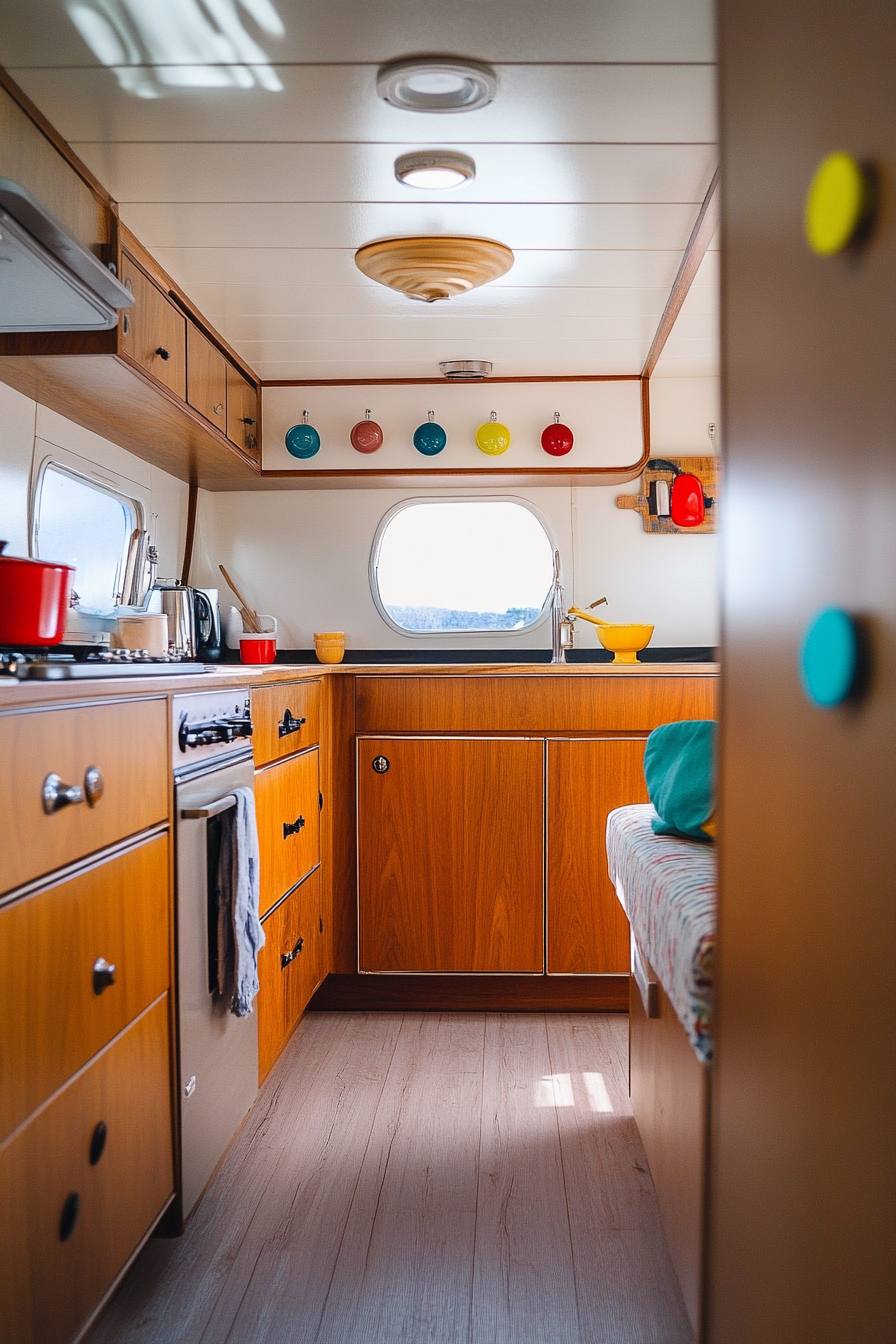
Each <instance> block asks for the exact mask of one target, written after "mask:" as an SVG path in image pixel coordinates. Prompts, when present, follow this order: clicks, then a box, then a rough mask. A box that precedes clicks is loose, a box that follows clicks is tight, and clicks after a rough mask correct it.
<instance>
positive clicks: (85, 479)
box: [28, 443, 151, 619]
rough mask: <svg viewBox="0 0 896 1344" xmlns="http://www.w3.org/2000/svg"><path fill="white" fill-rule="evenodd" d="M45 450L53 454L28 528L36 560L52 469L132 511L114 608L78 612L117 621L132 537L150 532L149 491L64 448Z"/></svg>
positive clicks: (43, 468)
mask: <svg viewBox="0 0 896 1344" xmlns="http://www.w3.org/2000/svg"><path fill="white" fill-rule="evenodd" d="M41 446H42V447H45V448H47V449H49V451H48V452H46V453H44V455H43V457H41V459H40V461H39V463H38V465H37V469H36V471H35V473H34V477H33V483H32V487H31V510H30V513H31V516H30V519H29V524H30V525H29V528H28V551H29V554H30V555H31V556H32V558H34V559H40V554H39V536H40V505H41V496H42V492H43V486H44V480H45V479H46V475H47V472H48V471H49V470H50V469H52V470H54V471H56V472H58V473H59V474H60V475H63V476H69V477H71V478H72V479H73V480H76V481H79V482H81V483H82V484H84V485H88V486H90V487H91V488H92V489H94V490H97V491H98V492H100V493H101V494H105V495H111V496H112V498H113V499H115V500H117V501H118V502H119V503H120V504H122V505H123V507H124V508H125V509H126V510H129V511H130V514H131V518H132V520H133V526H132V528H131V531H130V533H129V534H128V537H127V539H126V541H125V544H124V547H123V549H122V553H121V556H120V557H119V560H118V566H117V569H116V571H115V579H114V583H113V593H112V603H111V605H110V606H109V608H108V609H107V610H104V611H94V610H92V609H90V608H86V607H83V608H82V607H80V606H79V607H78V608H77V610H78V611H80V612H81V613H82V615H84V616H85V617H90V618H91V619H93V618H96V619H109V618H110V617H114V616H115V613H116V611H117V608H118V606H119V605H120V603H119V599H120V598H121V597H122V593H121V581H122V577H123V575H124V570H125V566H126V564H127V558H128V551H129V547H130V544H131V537H132V536H133V534H134V532H135V531H138V530H139V531H143V530H145V529H146V528H147V519H148V518H149V516H150V513H151V509H150V494H149V491H148V490H146V489H145V488H143V487H141V486H140V485H138V483H137V482H136V481H132V480H129V479H128V478H127V477H126V476H120V475H119V474H118V473H117V472H114V471H108V470H106V469H105V468H102V467H97V466H95V465H94V463H92V462H90V461H88V459H86V458H83V457H79V456H78V455H77V454H76V453H70V452H67V451H66V450H65V449H64V448H57V447H56V446H55V445H54V444H49V443H46V444H41Z"/></svg>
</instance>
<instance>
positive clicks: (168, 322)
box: [121, 252, 187, 399]
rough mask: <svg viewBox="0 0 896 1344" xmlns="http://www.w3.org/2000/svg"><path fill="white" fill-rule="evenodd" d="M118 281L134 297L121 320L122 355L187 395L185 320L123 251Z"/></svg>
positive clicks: (178, 310)
mask: <svg viewBox="0 0 896 1344" xmlns="http://www.w3.org/2000/svg"><path fill="white" fill-rule="evenodd" d="M121 278H122V281H123V283H124V286H125V289H129V290H130V291H131V293H132V294H133V295H134V306H133V308H131V309H129V310H126V311H125V313H124V316H123V317H122V320H121V329H122V337H121V348H122V352H123V353H124V354H126V355H129V356H130V358H131V359H133V360H136V361H137V363H138V364H141V365H142V366H143V368H144V369H145V370H146V372H147V373H149V374H151V375H152V376H153V378H156V379H158V381H159V382H160V383H164V385H165V386H166V387H169V388H170V389H171V391H172V392H174V393H175V395H176V396H178V397H180V398H181V399H183V398H185V397H186V395H187V320H186V318H185V317H184V315H183V313H182V312H181V311H180V309H178V308H176V307H175V305H174V304H173V303H172V302H171V300H170V299H168V298H166V297H165V295H164V294H163V293H162V292H161V290H160V289H158V288H157V287H156V285H155V284H153V282H152V280H150V278H149V276H148V275H147V274H146V273H145V272H144V271H143V269H142V268H141V267H140V266H138V265H137V263H136V262H135V261H134V259H133V258H132V257H129V256H128V254H127V253H126V252H124V253H122V258H121Z"/></svg>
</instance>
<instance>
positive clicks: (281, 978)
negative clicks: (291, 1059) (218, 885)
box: [258, 871, 322, 1082]
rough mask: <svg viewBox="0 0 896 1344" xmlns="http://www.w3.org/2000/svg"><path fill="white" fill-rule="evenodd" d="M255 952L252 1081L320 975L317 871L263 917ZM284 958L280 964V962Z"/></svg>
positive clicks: (274, 1052)
mask: <svg viewBox="0 0 896 1344" xmlns="http://www.w3.org/2000/svg"><path fill="white" fill-rule="evenodd" d="M264 935H265V944H264V947H263V948H262V949H261V951H260V952H259V954H258V979H259V984H260V986H261V988H260V990H259V994H258V1079H259V1082H261V1080H262V1079H263V1078H264V1077H265V1076H266V1074H267V1073H268V1071H269V1070H270V1068H271V1065H272V1064H273V1063H274V1060H275V1059H276V1058H277V1056H278V1055H279V1054H280V1051H281V1050H282V1049H283V1047H284V1045H285V1044H286V1042H287V1040H288V1039H289V1037H290V1035H291V1034H292V1031H293V1028H294V1027H295V1025H296V1023H297V1022H298V1020H299V1018H300V1017H301V1016H302V1013H303V1012H304V1011H305V1006H306V1004H307V1003H308V1000H309V999H310V998H311V995H312V994H313V993H314V991H315V989H316V988H317V986H318V983H319V982H320V979H321V974H322V965H321V943H322V939H321V931H320V873H319V871H318V872H314V873H312V874H311V876H310V877H309V878H307V879H306V880H305V881H304V882H303V883H302V885H301V886H300V887H299V888H297V890H296V891H294V892H292V894H291V895H290V896H287V898H286V900H285V901H284V902H283V904H282V905H278V906H277V908H276V910H272V911H271V913H270V915H268V917H267V919H266V920H265V921H264ZM284 958H286V959H287V960H286V964H285V965H284Z"/></svg>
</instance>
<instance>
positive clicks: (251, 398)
mask: <svg viewBox="0 0 896 1344" xmlns="http://www.w3.org/2000/svg"><path fill="white" fill-rule="evenodd" d="M227 437H228V439H229V440H230V442H231V443H235V444H236V446H237V448H240V449H242V451H243V452H244V453H248V455H249V456H250V457H252V458H254V459H255V460H256V461H257V460H258V392H257V390H256V387H255V384H254V383H250V382H247V380H246V379H245V378H244V377H243V375H242V374H241V373H240V372H239V370H238V369H235V368H234V367H233V365H232V364H228V365H227Z"/></svg>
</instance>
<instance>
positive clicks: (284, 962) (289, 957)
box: [280, 938, 305, 971]
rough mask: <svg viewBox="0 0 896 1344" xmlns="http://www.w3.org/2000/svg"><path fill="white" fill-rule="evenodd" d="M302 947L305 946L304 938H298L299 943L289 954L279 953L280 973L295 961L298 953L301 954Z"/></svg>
mask: <svg viewBox="0 0 896 1344" xmlns="http://www.w3.org/2000/svg"><path fill="white" fill-rule="evenodd" d="M304 946H305V939H304V938H300V939H299V941H298V942H297V943H296V945H295V947H294V948H293V949H292V951H291V952H281V953H280V969H281V971H285V970H286V968H287V966H288V965H289V964H290V962H292V961H295V959H296V957H297V956H298V955H299V953H300V952H301V950H302V948H303V947H304Z"/></svg>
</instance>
